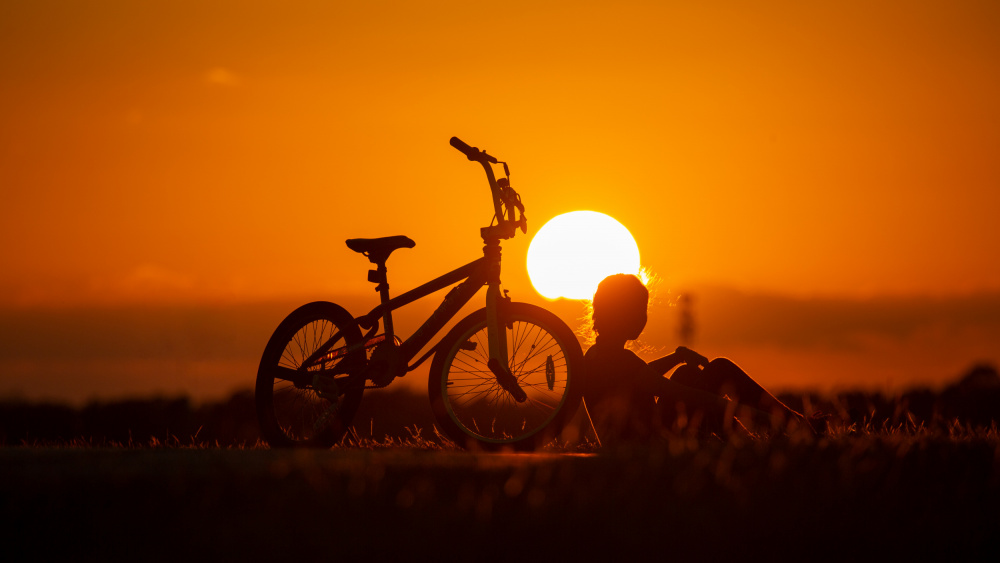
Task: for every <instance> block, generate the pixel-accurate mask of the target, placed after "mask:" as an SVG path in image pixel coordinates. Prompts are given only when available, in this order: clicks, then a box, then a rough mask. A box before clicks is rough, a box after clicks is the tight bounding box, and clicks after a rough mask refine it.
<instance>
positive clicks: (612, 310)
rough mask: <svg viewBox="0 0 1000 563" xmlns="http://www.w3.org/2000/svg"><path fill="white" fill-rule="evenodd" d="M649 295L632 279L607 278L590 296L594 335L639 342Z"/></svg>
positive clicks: (622, 277)
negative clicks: (592, 298) (591, 299)
mask: <svg viewBox="0 0 1000 563" xmlns="http://www.w3.org/2000/svg"><path fill="white" fill-rule="evenodd" d="M648 302H649V291H648V290H647V289H646V286H645V285H643V284H642V282H641V281H640V280H639V278H637V277H636V276H633V275H631V274H615V275H613V276H608V277H606V278H604V280H603V281H602V282H601V283H600V284H599V285H598V286H597V291H596V292H595V293H594V302H593V309H594V313H593V319H594V331H595V332H597V334H598V335H604V336H605V337H608V338H615V339H618V338H624V339H625V340H635V339H636V338H639V334H641V333H642V329H643V328H645V327H646V305H647V303H648Z"/></svg>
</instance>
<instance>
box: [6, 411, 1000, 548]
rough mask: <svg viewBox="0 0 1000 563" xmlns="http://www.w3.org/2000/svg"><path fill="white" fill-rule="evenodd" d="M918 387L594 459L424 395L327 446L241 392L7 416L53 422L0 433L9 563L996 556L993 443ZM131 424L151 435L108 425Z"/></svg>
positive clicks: (997, 460)
mask: <svg viewBox="0 0 1000 563" xmlns="http://www.w3.org/2000/svg"><path fill="white" fill-rule="evenodd" d="M920 397H921V396H919V395H913V396H912V397H911V398H910V400H909V402H907V401H895V402H894V401H889V400H883V399H879V398H877V397H875V398H870V397H849V398H848V399H844V400H841V401H839V402H837V401H834V402H830V403H828V404H826V405H823V408H824V410H825V411H826V412H831V413H833V414H834V416H833V417H832V418H831V419H830V423H829V425H828V428H827V431H826V432H825V433H824V434H822V435H819V436H817V435H814V434H813V433H812V432H810V431H808V430H806V429H804V428H800V429H797V430H792V431H784V430H779V429H774V430H771V431H767V432H760V433H757V434H752V435H745V434H744V435H732V436H728V437H723V438H720V437H714V436H709V437H702V438H698V437H696V436H693V435H690V434H685V433H682V432H678V433H675V434H672V435H668V436H665V437H664V438H663V439H662V440H659V441H657V442H655V443H646V444H628V445H623V446H620V447H614V448H612V447H604V448H600V447H598V445H597V444H596V442H595V441H593V440H592V439H590V438H589V437H588V435H587V434H586V433H585V432H581V433H578V435H579V436H582V438H580V439H575V440H568V439H563V440H561V441H554V442H553V443H551V444H549V445H548V446H547V447H546V448H544V449H543V450H542V451H541V452H538V453H536V454H503V453H501V454H486V453H481V452H465V451H462V450H459V449H457V448H456V447H455V445H454V444H453V443H451V442H450V441H449V440H447V439H446V438H445V437H444V436H442V435H441V434H440V433H439V432H438V431H437V430H436V428H435V427H434V426H433V423H432V422H427V420H426V419H420V416H421V414H420V413H421V412H422V411H421V410H420V409H426V398H425V397H418V398H417V399H414V401H413V403H412V405H413V406H412V408H410V407H408V409H409V410H407V411H406V415H405V416H404V417H401V418H402V419H403V420H405V421H407V422H406V424H405V425H400V428H402V429H403V430H402V431H401V432H389V431H386V430H385V428H387V427H386V426H382V427H379V426H377V424H378V423H379V422H380V421H379V420H378V419H375V418H373V417H374V416H376V415H375V414H363V415H361V416H359V417H358V418H357V419H356V420H358V421H359V422H360V421H367V422H362V423H361V424H360V426H361V428H363V429H364V431H363V432H358V431H357V430H356V429H355V430H354V431H352V432H351V433H350V434H349V435H348V436H347V438H346V439H345V441H344V442H343V443H342V444H340V445H339V446H337V447H335V448H332V449H330V450H323V451H316V450H311V451H303V450H272V449H270V448H268V447H267V445H266V444H264V443H262V442H261V441H260V440H258V439H257V438H256V437H255V435H254V434H253V432H251V431H250V429H252V428H253V426H254V423H253V419H252V416H253V409H252V400H251V399H252V397H250V398H249V399H248V398H247V397H241V396H240V397H234V398H233V399H231V400H230V401H229V402H228V403H227V405H229V406H227V407H226V408H222V407H221V406H212V405H208V406H202V407H194V406H191V405H189V404H185V403H182V402H178V401H159V402H153V403H140V402H136V403H134V404H130V405H126V407H120V406H114V405H105V406H100V405H98V406H92V407H88V408H87V409H84V410H83V411H80V412H75V413H74V412H72V411H70V410H67V409H62V410H59V409H52V408H48V407H47V408H45V409H43V410H36V411H33V410H31V409H29V408H28V407H25V406H23V405H15V406H16V409H14V408H12V409H9V410H8V412H10V413H13V414H12V415H10V416H8V418H7V419H5V420H8V421H13V422H15V423H16V422H18V421H21V422H24V421H29V422H30V421H31V420H35V419H32V418H31V416H34V415H32V413H33V412H38V413H40V414H39V416H38V418H37V420H48V421H51V420H56V421H58V422H59V425H58V427H56V430H59V431H58V432H56V431H53V432H51V433H49V434H46V435H44V436H39V435H38V432H39V430H38V428H40V426H38V425H34V426H33V425H31V424H27V423H25V424H22V426H23V427H25V428H26V429H27V430H26V431H25V432H22V433H21V434H16V433H15V432H14V429H15V426H14V425H13V424H11V423H8V425H7V426H6V427H5V428H4V429H3V430H4V431H5V432H6V433H7V434H6V435H7V436H8V437H11V436H21V437H20V438H18V439H17V441H14V442H8V443H12V444H14V446H13V447H6V448H0V471H2V475H3V476H4V479H2V480H0V516H2V517H3V519H4V520H5V521H6V522H8V523H9V524H8V525H7V526H6V527H5V538H6V539H7V541H6V545H5V558H4V559H5V560H11V561H16V560H53V559H60V558H69V559H72V560H102V561H106V560H120V559H134V558H135V557H136V554H141V557H142V558H143V559H145V560H176V559H178V558H188V559H190V558H196V559H208V558H219V559H225V560H235V559H241V560H261V559H270V560H275V559H282V560H289V559H291V560H295V559H301V560H315V559H334V558H336V559H347V560H399V559H405V560H419V559H431V558H434V559H445V560H457V561H464V560H469V561H484V560H485V561H519V562H523V561H553V560H568V559H574V560H593V559H613V560H627V559H640V558H650V557H654V556H662V557H664V558H668V557H669V558H673V559H680V560H729V559H748V558H750V559H754V558H763V557H766V558H768V559H771V560H803V559H805V560H809V561H859V560H871V561H876V560H877V561H884V560H902V559H916V560H927V559H931V560H935V559H937V560H949V561H958V560H996V557H997V556H998V555H1000V511H997V509H996V507H997V506H1000V431H998V429H997V426H996V424H994V423H992V422H990V423H983V422H974V421H973V420H971V419H962V418H957V417H952V418H948V417H945V416H941V414H940V413H942V412H948V411H947V410H946V409H945V408H944V407H941V408H938V407H935V408H934V409H931V408H930V407H927V408H925V409H924V411H920V410H919V405H920V404H921V403H920V402H919V401H918V399H920ZM378 400H379V397H378V396H374V395H373V398H372V401H371V404H372V405H373V407H374V408H373V410H372V413H377V412H380V411H379V410H378V409H383V408H385V405H380V404H379V403H378V402H377V401H378ZM385 400H386V401H392V402H393V403H392V404H394V405H400V404H404V403H403V401H402V399H400V398H399V397H397V396H386V398H385ZM799 403H800V404H801V405H806V406H810V405H815V404H819V403H820V401H818V400H815V399H813V398H809V397H804V398H802V399H801V400H800V402H799ZM925 403H927V402H926V401H925ZM927 404H930V403H927ZM796 408H800V410H806V409H802V408H801V407H799V406H798V405H796ZM396 410H397V411H398V410H401V409H400V408H399V407H398V406H397V408H396ZM920 412H923V413H924V414H923V415H920ZM109 413H110V414H109ZM143 413H145V416H146V418H145V419H144V420H145V421H146V422H150V421H154V419H155V421H160V423H161V425H160V426H157V425H153V424H147V425H146V426H144V427H143V429H144V430H142V431H139V430H137V431H136V432H135V437H133V433H132V432H124V433H123V432H122V431H121V428H122V427H123V422H122V421H123V420H124V421H126V422H125V423H124V425H125V426H124V427H125V428H128V427H129V426H127V424H128V421H136V420H140V418H136V417H142V416H144V414H143ZM149 413H153V414H154V415H155V416H151V415H150V414H149ZM233 413H236V414H233ZM241 413H242V414H241ZM859 413H861V414H859ZM112 415H113V416H112ZM116 417H123V418H116ZM241 417H243V418H241ZM247 417H250V418H247ZM414 420H417V421H421V420H422V422H418V423H413V421H414ZM981 420H987V418H983V419H981ZM203 421H209V422H203ZM227 425H228V426H227ZM134 428H139V426H135V427H134ZM165 428H178V429H183V430H181V431H174V432H171V431H169V430H165ZM221 428H230V429H231V431H229V432H228V433H222V432H221V431H220V429H221ZM79 429H83V430H84V431H88V432H89V433H88V434H77V436H78V437H75V438H74V437H70V438H66V437H64V436H65V435H66V434H67V433H68V432H72V431H76V430H79ZM32 432H34V434H33V433H32ZM366 434H367V435H366ZM81 436H82V437H81ZM377 436H382V437H381V438H379V437H377Z"/></svg>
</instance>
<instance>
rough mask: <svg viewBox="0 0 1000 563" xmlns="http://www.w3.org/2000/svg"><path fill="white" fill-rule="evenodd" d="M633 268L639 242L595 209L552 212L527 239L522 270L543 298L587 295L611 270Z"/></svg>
mask: <svg viewBox="0 0 1000 563" xmlns="http://www.w3.org/2000/svg"><path fill="white" fill-rule="evenodd" d="M638 271H639V247H638V246H637V245H636V243H635V239H633V238H632V234H631V233H629V232H628V229H626V228H625V226H624V225H622V224H621V223H619V222H618V221H616V220H614V219H613V218H611V217H609V216H607V215H605V214H603V213H597V212H596V211H573V212H571V213H564V214H562V215H559V216H557V217H554V218H553V219H552V220H550V221H549V222H548V223H546V224H545V226H543V227H542V228H541V229H539V230H538V233H537V234H536V235H535V236H534V238H533V239H532V240H531V245H530V246H529V247H528V275H529V276H530V277H531V283H532V285H534V286H535V289H536V290H537V291H538V293H541V294H542V295H543V296H545V297H547V298H549V299H556V298H559V297H565V298H567V299H590V298H591V297H593V295H594V290H596V289H597V284H598V283H600V281H601V280H602V279H604V278H605V277H607V276H609V275H611V274H620V273H627V274H634V273H637V272H638Z"/></svg>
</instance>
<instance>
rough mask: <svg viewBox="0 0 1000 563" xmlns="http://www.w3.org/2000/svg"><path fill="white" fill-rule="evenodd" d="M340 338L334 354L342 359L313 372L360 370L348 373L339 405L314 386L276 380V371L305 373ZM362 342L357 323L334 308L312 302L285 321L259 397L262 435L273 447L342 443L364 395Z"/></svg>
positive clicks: (270, 346) (261, 375)
mask: <svg viewBox="0 0 1000 563" xmlns="http://www.w3.org/2000/svg"><path fill="white" fill-rule="evenodd" d="M337 333H339V335H340V336H339V338H337V342H336V345H335V346H334V349H339V350H340V352H341V354H342V355H340V356H339V357H337V358H336V359H334V360H331V361H329V362H327V363H325V364H323V365H322V366H314V367H317V368H320V369H326V370H329V371H331V372H333V371H338V370H339V371H343V370H345V369H347V368H348V367H349V365H350V364H356V365H357V366H358V369H353V370H348V371H349V373H351V375H349V376H348V379H347V382H348V383H349V386H348V389H346V390H342V393H341V394H340V396H339V398H338V400H336V401H330V400H328V399H326V398H324V397H321V396H320V394H319V392H317V390H316V389H315V387H314V386H313V385H312V384H303V385H296V384H294V383H292V382H291V381H288V380H285V379H282V378H280V377H276V376H275V372H276V370H275V369H274V368H279V369H280V368H290V369H293V370H300V369H301V368H302V363H303V362H304V361H305V360H306V359H307V358H308V357H309V356H310V355H312V354H313V353H314V352H315V351H316V350H317V349H319V347H320V346H322V345H323V343H324V342H326V341H327V340H328V339H329V338H331V337H333V336H334V335H335V334H337ZM360 343H361V330H360V329H359V328H358V325H357V322H355V320H354V318H353V317H352V316H351V315H350V313H348V312H347V311H346V310H345V309H344V308H343V307H341V306H339V305H336V304H334V303H329V302H326V301H316V302H313V303H307V304H306V305H303V306H301V307H299V308H298V309H296V310H295V311H292V313H291V314H289V315H288V316H287V317H285V319H284V320H283V321H281V324H279V325H278V328H277V329H275V331H274V334H272V335H271V338H270V340H269V341H268V343H267V346H266V347H265V348H264V354H263V355H262V356H261V359H260V366H259V368H258V370H257V383H256V388H255V392H254V402H255V404H256V407H257V420H258V423H259V424H260V432H261V436H262V437H263V438H264V440H265V441H266V442H267V443H268V444H269V445H271V446H272V447H277V448H286V447H314V448H329V447H331V446H333V445H334V444H336V443H338V442H340V440H342V439H343V437H344V435H345V434H346V433H347V430H348V427H349V426H350V423H351V420H352V419H353V418H354V414H355V413H356V412H357V410H358V405H360V404H361V396H362V393H364V376H363V375H357V374H359V373H361V369H360V367H362V366H363V364H364V351H363V350H362V349H361V346H360ZM342 362H349V364H347V365H345V364H343V363H342ZM305 371H313V372H315V371H318V370H313V369H311V368H307V369H306V370H305ZM359 380H360V381H359ZM314 381H315V380H314ZM359 383H360V384H359Z"/></svg>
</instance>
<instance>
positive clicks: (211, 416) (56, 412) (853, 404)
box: [0, 365, 1000, 446]
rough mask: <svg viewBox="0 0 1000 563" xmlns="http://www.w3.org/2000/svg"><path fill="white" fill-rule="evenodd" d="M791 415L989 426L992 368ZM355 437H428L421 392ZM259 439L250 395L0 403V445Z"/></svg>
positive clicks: (815, 401) (814, 403)
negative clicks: (938, 386)
mask: <svg viewBox="0 0 1000 563" xmlns="http://www.w3.org/2000/svg"><path fill="white" fill-rule="evenodd" d="M778 396H779V398H780V399H781V400H782V401H784V402H785V403H786V404H788V405H789V406H790V407H792V408H793V409H795V410H797V411H799V412H803V413H806V414H812V413H814V412H817V411H818V412H821V413H824V414H825V415H828V416H829V417H830V420H831V421H832V422H834V423H835V424H836V425H838V426H841V427H843V428H844V429H848V428H850V427H851V426H853V427H854V428H855V429H862V428H864V429H868V430H871V429H883V428H902V427H905V428H911V429H912V428H917V427H922V428H925V429H937V430H943V431H947V430H948V429H949V428H951V427H953V426H956V425H958V426H962V427H971V428H990V427H991V425H992V424H993V423H994V421H997V422H1000V376H998V374H997V371H996V369H995V368H993V367H992V366H988V365H982V366H976V367H974V368H972V369H971V370H970V371H969V372H968V374H966V375H965V376H964V377H963V378H961V379H960V380H959V381H957V382H955V383H954V384H953V385H951V386H949V387H947V388H945V389H944V390H941V391H932V390H929V389H914V390H910V391H907V392H904V393H900V394H897V395H893V396H888V395H885V394H882V393H870V392H861V391H845V392H841V393H837V394H835V395H832V396H823V395H818V394H809V393H779V394H778ZM354 423H355V431H356V437H357V438H359V439H370V440H384V439H385V438H386V437H390V438H393V439H407V438H410V437H411V436H412V434H413V432H414V429H419V430H420V431H421V435H422V436H423V437H424V438H426V439H434V438H435V433H434V431H433V426H434V416H433V414H432V413H431V409H430V405H429V403H428V399H427V396H426V394H420V393H412V392H409V391H407V390H405V389H403V390H390V391H380V392H369V393H367V394H365V397H364V400H363V401H362V403H361V408H360V409H359V411H358V414H357V416H355V420H354ZM259 439H260V434H259V432H258V428H257V419H256V414H255V410H254V400H253V392H252V391H243V392H238V393H235V394H233V395H232V396H231V397H229V398H228V399H226V400H224V401H218V402H211V403H206V404H201V405H196V404H194V403H192V402H191V401H190V400H189V399H187V398H183V397H181V398H156V399H144V400H129V401H118V402H109V403H92V404H89V405H87V406H85V407H82V408H72V407H68V406H64V405H54V404H37V403H28V402H19V401H7V402H0V444H3V445H21V444H46V443H56V444H60V443H66V442H68V441H71V440H79V441H82V442H84V443H90V444H93V445H111V444H112V443H113V444H115V445H130V444H131V445H142V444H147V443H149V442H150V441H151V440H157V441H159V442H164V443H170V444H173V445H220V446H232V445H249V444H254V443H256V442H257V441H258V440H259Z"/></svg>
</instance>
